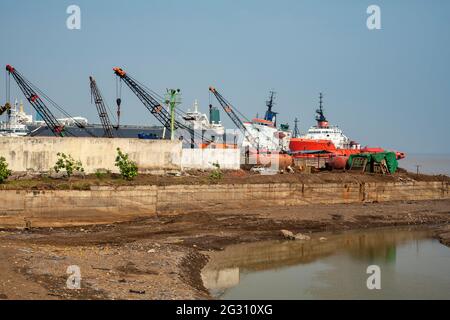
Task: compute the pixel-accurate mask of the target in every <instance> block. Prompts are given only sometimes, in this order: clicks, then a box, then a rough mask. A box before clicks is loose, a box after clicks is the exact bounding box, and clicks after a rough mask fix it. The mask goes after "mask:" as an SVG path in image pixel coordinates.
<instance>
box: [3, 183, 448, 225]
mask: <svg viewBox="0 0 450 320" xmlns="http://www.w3.org/2000/svg"><path fill="white" fill-rule="evenodd" d="M0 194H1V198H2V201H1V202H0V227H5V226H23V225H24V220H25V219H27V220H30V221H32V223H33V225H35V226H49V225H53V226H57V225H82V224H89V223H111V222H118V221H125V220H129V219H132V218H137V217H149V216H154V215H156V214H183V213H188V212H193V211H212V210H224V209H230V208H242V209H245V208H248V207H251V208H255V207H270V206H293V205H305V204H310V203H315V204H333V203H357V202H372V201H380V202H382V201H394V200H430V199H449V184H448V183H447V182H406V183H365V184H359V183H347V184H242V185H239V184H235V185H198V186H197V185H173V186H135V187H118V188H113V187H94V186H93V187H91V190H87V191H75V190H67V191H65V190H63V191H56V190H55V191H25V190H3V191H0ZM244 212H245V211H243V213H244Z"/></svg>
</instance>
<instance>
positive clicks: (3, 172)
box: [0, 157, 12, 183]
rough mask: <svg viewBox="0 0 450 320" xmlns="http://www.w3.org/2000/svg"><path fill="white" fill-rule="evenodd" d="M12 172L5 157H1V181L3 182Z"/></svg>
mask: <svg viewBox="0 0 450 320" xmlns="http://www.w3.org/2000/svg"><path fill="white" fill-rule="evenodd" d="M11 174H12V172H11V170H9V169H8V163H7V162H6V159H5V158H4V157H0V183H3V182H4V181H5V180H6V179H8V177H9V176H10V175H11Z"/></svg>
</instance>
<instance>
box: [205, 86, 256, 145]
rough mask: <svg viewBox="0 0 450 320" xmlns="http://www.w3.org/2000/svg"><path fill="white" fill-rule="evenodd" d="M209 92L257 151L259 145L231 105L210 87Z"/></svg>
mask: <svg viewBox="0 0 450 320" xmlns="http://www.w3.org/2000/svg"><path fill="white" fill-rule="evenodd" d="M209 91H211V92H212V94H214V96H215V97H216V99H217V101H219V104H220V105H221V106H222V108H223V110H224V111H225V113H226V114H228V116H229V117H230V118H231V120H232V121H233V123H234V124H235V125H236V127H237V128H238V129H239V130H241V132H242V133H243V134H244V136H245V137H246V138H247V139H248V141H249V142H250V144H251V145H252V146H253V147H254V148H256V149H259V143H258V140H257V138H255V137H254V136H253V135H252V134H251V133H250V131H249V130H248V129H247V127H246V126H245V125H244V122H243V121H242V120H241V118H239V116H238V115H237V114H236V112H235V111H234V110H233V109H234V108H233V106H232V105H231V103H229V102H228V101H227V100H226V99H225V98H224V97H223V96H222V95H221V94H220V93H219V92H218V91H217V90H216V89H215V88H214V87H210V88H209Z"/></svg>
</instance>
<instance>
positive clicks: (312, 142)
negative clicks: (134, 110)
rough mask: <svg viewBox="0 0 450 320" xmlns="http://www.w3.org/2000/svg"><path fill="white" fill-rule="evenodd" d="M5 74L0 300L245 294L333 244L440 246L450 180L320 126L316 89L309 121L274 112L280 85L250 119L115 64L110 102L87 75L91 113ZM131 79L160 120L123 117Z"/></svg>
mask: <svg viewBox="0 0 450 320" xmlns="http://www.w3.org/2000/svg"><path fill="white" fill-rule="evenodd" d="M6 73H7V76H8V78H7V79H8V80H7V84H8V87H7V91H9V90H10V87H11V86H12V85H14V84H16V85H17V87H18V88H19V89H20V91H21V92H22V93H23V97H17V98H14V99H15V103H14V102H11V98H12V97H11V96H10V93H9V92H7V101H6V103H5V104H4V105H3V106H1V107H0V112H1V113H2V114H3V115H4V116H5V121H4V122H2V123H1V127H0V156H1V157H3V158H2V159H3V160H2V166H4V165H7V167H8V170H10V172H8V174H7V175H5V177H4V181H3V182H2V183H1V184H0V193H1V194H2V199H3V201H2V203H1V204H0V256H1V257H2V258H1V259H0V274H1V277H0V299H216V298H242V297H247V298H249V297H250V298H251V297H252V296H245V293H240V291H239V290H241V289H242V288H244V289H248V288H251V285H249V284H248V282H246V280H245V279H250V278H251V276H252V275H254V274H256V273H258V272H261V271H271V272H274V271H273V270H278V269H280V268H281V269H282V268H286V267H289V266H299V265H306V264H308V263H311V262H314V261H323V260H324V259H327V258H331V257H334V255H335V254H336V252H350V253H353V254H356V253H355V252H359V253H360V252H364V253H361V256H364V257H365V258H367V255H369V254H368V253H367V252H370V259H372V260H373V259H378V258H380V257H382V258H383V259H386V260H389V259H392V250H391V249H392V247H393V246H394V247H395V245H397V244H402V243H410V242H411V241H425V240H427V241H428V240H429V241H432V243H433V245H435V246H436V245H437V244H436V241H437V242H438V243H440V245H441V246H442V247H444V246H450V226H449V225H450V197H449V184H450V177H448V176H446V175H426V174H421V173H420V172H418V171H417V172H408V171H406V170H405V169H402V160H403V159H404V158H405V157H408V155H407V154H405V153H404V152H403V151H402V150H386V149H384V148H380V147H362V146H361V144H359V143H358V142H355V141H353V140H351V139H350V138H348V137H347V136H346V135H344V133H343V131H342V130H341V129H340V128H339V127H337V126H334V125H331V124H330V123H329V121H328V119H327V117H326V113H325V109H326V108H325V103H324V95H323V94H322V93H320V94H319V99H318V106H317V110H316V119H315V120H316V122H317V123H316V125H315V126H313V127H311V128H310V129H309V130H308V131H307V133H305V134H301V133H300V128H299V126H298V121H297V119H295V122H294V126H293V128H292V129H291V126H290V125H289V124H287V123H279V122H278V121H277V118H278V110H275V105H276V104H275V100H276V95H275V92H270V94H269V98H268V99H267V101H266V110H265V115H264V117H263V118H259V117H255V118H253V119H248V118H247V117H246V116H245V115H244V114H245V112H243V110H242V109H241V110H239V109H238V108H236V107H235V106H234V105H233V104H232V103H231V102H230V101H228V100H227V98H225V97H224V95H222V92H221V90H220V89H219V88H215V87H210V88H209V94H210V100H211V101H213V100H214V99H215V100H214V103H212V102H211V103H210V105H209V106H208V109H209V114H208V115H207V114H203V113H201V111H200V104H199V103H198V101H195V102H194V103H193V106H192V107H191V108H190V109H189V110H188V111H186V112H184V111H182V110H183V107H182V106H181V93H182V91H181V90H179V89H167V92H166V93H165V94H164V95H159V94H157V93H155V92H153V91H152V90H151V89H149V88H148V87H147V86H146V85H144V84H143V83H141V82H140V81H139V80H137V79H135V78H133V77H132V76H131V75H130V74H129V73H128V71H125V70H123V69H121V68H119V67H116V68H114V69H113V75H114V76H115V78H116V80H117V99H116V101H115V104H116V105H115V110H113V108H110V107H109V106H108V104H107V102H106V100H107V99H105V98H104V97H103V95H102V92H101V90H100V89H99V86H98V85H97V82H96V80H95V77H94V76H90V77H89V76H88V77H87V78H86V79H87V80H88V81H87V85H86V87H87V88H86V89H87V90H88V89H89V90H90V93H91V99H92V106H91V107H92V108H96V110H97V112H98V115H99V122H100V124H91V123H89V122H88V121H87V119H85V118H83V117H80V116H77V117H73V116H71V115H70V114H69V113H68V112H66V111H65V109H64V108H63V107H62V106H60V105H58V104H57V103H56V102H54V101H53V100H52V99H51V98H50V97H49V96H47V94H46V93H44V92H43V91H41V90H40V89H39V88H38V87H37V86H36V85H34V84H33V83H32V82H31V81H30V80H28V79H27V78H26V77H25V76H24V75H23V74H22V73H20V72H19V71H18V70H17V69H16V68H15V67H13V66H11V65H7V66H6ZM141 80H142V81H147V80H149V79H141ZM122 87H123V88H122ZM127 88H128V89H129V90H130V92H132V93H133V94H134V95H135V96H136V97H135V98H137V100H135V101H134V102H135V103H141V104H143V105H144V108H142V114H143V116H144V115H145V116H146V117H148V122H149V123H153V122H154V120H156V121H157V122H158V125H157V126H133V125H123V124H121V120H120V117H121V113H123V112H126V111H124V110H126V108H124V107H123V104H125V103H123V102H122V97H121V94H120V93H121V91H122V90H126V89H127ZM49 93H50V92H49ZM228 94H230V97H231V93H228ZM21 99H24V101H26V105H25V106H24V104H23V103H22V102H20V101H21ZM329 100H330V101H332V98H331V97H330V98H329ZM327 101H328V100H327ZM330 105H331V103H330ZM29 106H31V107H32V108H33V112H34V114H33V115H31V114H27V113H26V112H25V111H24V109H25V107H26V108H29ZM279 109H282V108H279ZM60 115H61V117H59V116H60ZM223 115H226V116H227V117H229V119H230V120H231V122H232V123H233V124H234V128H225V127H224V125H223V124H222V121H221V116H223ZM33 119H34V120H33ZM8 170H6V169H5V170H3V171H4V172H6V171H8ZM430 239H431V240H430ZM424 243H425V242H424ZM357 250H359V251H357ZM439 250H443V249H440V247H439ZM395 255H396V253H395V252H394V256H395ZM397 256H398V257H400V254H397ZM367 259H368V260H370V259H369V258H367ZM394 259H395V258H394ZM399 259H400V258H399ZM73 266H76V267H77V268H78V270H79V272H80V281H81V282H80V283H81V286H80V287H77V288H75V289H74V288H71V287H70V286H69V285H68V277H69V275H70V274H71V272H72V271H70V270H73V269H70V268H71V267H73ZM68 268H69V269H68ZM363 273H364V274H365V270H364V271H363ZM244 278H245V279H244ZM442 285H444V286H445V285H447V283H446V282H444V283H443V284H442ZM233 288H235V290H233ZM258 288H259V287H256V289H254V290H258ZM244 289H242V290H243V291H245V290H244ZM248 290H250V289H248ZM250 291H251V290H250ZM260 291H261V292H262V291H264V288H262V287H261V289H260ZM239 294H242V295H239ZM254 294H255V293H254ZM447 294H448V292H447ZM257 297H260V296H257ZM261 297H263V298H264V297H266V296H261ZM287 297H292V296H287ZM320 297H323V296H320ZM369 298H370V297H369ZM424 298H426V297H424Z"/></svg>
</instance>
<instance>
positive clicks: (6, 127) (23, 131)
mask: <svg viewBox="0 0 450 320" xmlns="http://www.w3.org/2000/svg"><path fill="white" fill-rule="evenodd" d="M7 117H8V120H7V121H2V122H0V136H3V137H5V136H7V137H24V136H27V135H29V134H30V130H28V127H27V123H29V122H32V121H33V117H32V116H31V115H28V114H26V113H25V112H24V109H23V103H22V101H21V102H20V105H19V104H18V102H17V99H16V101H15V102H14V106H13V107H12V108H11V109H9V110H8V114H7Z"/></svg>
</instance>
